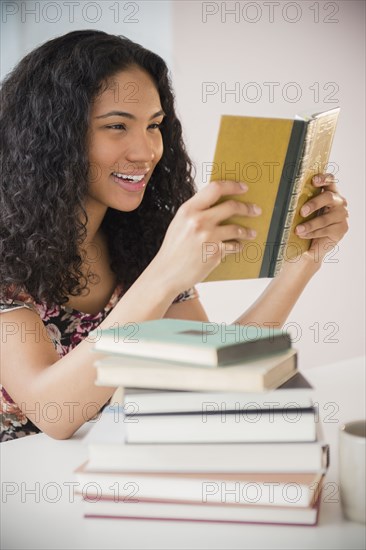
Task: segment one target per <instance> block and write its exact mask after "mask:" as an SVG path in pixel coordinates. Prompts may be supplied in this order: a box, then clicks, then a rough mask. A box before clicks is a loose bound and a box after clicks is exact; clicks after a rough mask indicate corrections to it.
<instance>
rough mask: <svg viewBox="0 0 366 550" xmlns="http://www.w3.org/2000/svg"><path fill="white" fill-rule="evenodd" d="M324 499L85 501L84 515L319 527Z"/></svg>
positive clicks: (91, 516)
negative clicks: (271, 502) (276, 502)
mask: <svg viewBox="0 0 366 550" xmlns="http://www.w3.org/2000/svg"><path fill="white" fill-rule="evenodd" d="M319 505H320V498H319V499H318V501H317V503H316V504H315V505H314V506H311V507H305V508H300V507H290V506H238V505H230V504H207V505H203V504H192V503H185V504H182V503H171V502H157V501H154V502H149V501H138V502H132V501H131V500H121V501H114V500H113V498H112V499H97V500H94V501H86V500H84V501H83V508H84V516H85V517H87V518H88V517H89V518H98V517H99V518H121V519H122V518H136V519H160V520H187V521H199V522H201V521H208V522H219V523H274V524H290V525H316V523H317V521H318V514H319Z"/></svg>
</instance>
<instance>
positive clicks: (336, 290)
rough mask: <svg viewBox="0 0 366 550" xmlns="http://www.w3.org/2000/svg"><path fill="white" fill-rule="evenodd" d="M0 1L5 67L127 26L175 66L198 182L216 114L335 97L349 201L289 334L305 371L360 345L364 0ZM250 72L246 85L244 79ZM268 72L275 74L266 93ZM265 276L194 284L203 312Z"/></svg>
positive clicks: (214, 313)
mask: <svg viewBox="0 0 366 550" xmlns="http://www.w3.org/2000/svg"><path fill="white" fill-rule="evenodd" d="M72 4H74V7H72ZM1 8H2V29H1V30H2V35H1V76H2V77H3V76H4V75H5V74H6V73H7V72H8V71H9V70H10V69H11V68H12V67H13V66H14V64H15V63H16V62H17V61H18V60H19V59H20V58H21V57H22V56H23V55H24V54H25V53H26V52H28V51H29V50H31V49H33V48H34V47H36V46H37V45H38V44H40V43H42V42H44V41H45V40H47V39H49V38H51V37H53V36H56V35H58V34H62V33H64V32H68V31H70V30H76V29H81V28H98V29H101V30H105V31H107V32H111V33H115V34H125V35H126V36H128V37H129V38H131V39H133V40H135V41H137V42H140V43H141V44H143V45H144V46H146V47H148V48H150V49H152V50H154V51H156V52H157V53H159V54H160V55H161V56H163V57H164V59H165V60H166V61H167V63H168V65H169V66H170V67H171V70H172V74H173V83H174V87H175V90H176V97H177V105H178V112H179V115H180V118H181V120H182V123H183V127H184V132H185V138H186V142H187V146H188V150H189V153H190V155H191V156H192V158H193V160H194V161H195V164H196V167H197V184H198V185H199V186H201V185H202V184H203V181H204V180H203V178H202V165H203V163H204V162H210V161H212V157H213V153H214V147H215V141H216V135H217V130H218V125H219V119H220V115H221V114H243V115H246V114H247V115H259V116H279V117H290V118H291V117H293V116H294V115H295V114H296V113H298V112H303V111H307V110H322V109H327V108H331V107H336V106H340V107H341V115H340V119H339V124H338V129H337V134H336V137H335V141H334V145H333V149H332V155H331V161H332V162H333V163H334V164H335V165H336V166H337V167H338V172H337V177H338V179H339V185H340V188H341V191H342V193H343V194H344V195H345V196H346V197H347V199H348V202H349V211H350V230H349V232H348V234H347V235H346V237H345V238H344V239H343V241H342V242H341V243H340V247H339V250H338V251H337V253H336V254H335V255H334V256H333V258H332V259H333V262H332V263H330V262H328V263H325V264H324V265H323V267H322V269H321V270H320V272H319V273H318V274H317V275H316V276H315V277H314V279H313V280H312V281H311V282H310V283H309V285H308V286H307V288H306V289H305V291H304V293H303V295H302V297H301V298H300V300H299V301H298V302H297V304H296V306H295V307H294V309H293V311H292V313H291V315H290V317H289V319H288V324H287V326H288V328H289V329H290V332H291V333H292V335H293V337H294V338H295V340H297V341H296V343H295V345H296V346H297V348H298V349H299V351H300V366H301V368H303V369H306V368H309V367H311V366H314V365H318V364H326V363H330V362H332V361H335V360H340V359H344V358H351V357H355V356H358V355H362V354H364V352H365V349H364V342H365V338H364V331H365V314H364V310H365V296H364V287H365V284H364V282H365V270H364V266H365V237H364V235H365V223H364V218H365V215H364V211H365V208H364V205H365V193H364V189H365V161H364V158H365V130H364V121H365V101H364V98H365V27H364V21H365V3H364V2H363V1H353V0H351V1H348V0H342V1H338V2H326V1H323V0H322V1H320V2H313V1H306V0H305V1H304V0H302V1H297V2H286V1H277V2H265V1H256V2H246V1H241V2H200V1H198V0H194V1H187V0H184V1H180V0H179V1H174V2H170V1H168V0H166V1H164V0H162V1H154V0H150V1H140V2H123V1H120V2H116V1H108V0H104V1H99V2H88V1H79V2H67V1H66V0H65V1H57V2H51V1H50V2H48V1H47V0H44V1H41V2H33V1H26V2H25V1H23V2H21V1H19V2H2V4H1ZM73 10H74V11H73ZM230 10H232V13H231V14H230V13H229V11H230ZM207 82H211V83H214V86H215V87H216V88H218V90H219V92H218V93H216V94H215V95H212V96H208V97H207V98H206V101H204V98H203V96H202V86H203V83H207ZM250 82H251V83H254V84H253V85H252V86H248V83H250ZM266 82H267V83H268V82H274V83H278V85H276V86H275V87H274V93H273V97H271V96H270V94H269V86H268V84H267V85H265V84H264V83H266ZM236 83H238V84H236ZM289 83H294V84H293V85H291V86H289V85H288V84H289ZM235 86H236V87H239V91H240V96H239V98H237V97H235V95H234V94H226V95H225V89H226V90H232V89H235ZM221 91H222V92H223V93H224V95H223V96H222V95H221V93H220V92H221ZM317 91H318V94H317V95H315V94H316V92H317ZM255 92H256V93H258V100H257V101H254V98H255V95H254V93H255ZM296 94H297V97H296ZM331 101H332V102H331ZM268 282H269V280H268V279H267V280H263V279H262V280H254V281H253V280H252V281H235V282H220V283H206V284H200V285H198V290H199V292H200V295H201V299H202V302H203V303H204V306H205V308H206V310H207V312H208V315H209V318H210V319H211V320H213V321H217V322H221V321H223V322H230V321H232V320H234V319H235V318H236V317H237V316H238V315H239V314H240V313H242V311H244V310H245V309H246V307H248V306H249V305H250V304H251V303H252V302H253V301H254V300H255V299H256V297H257V296H258V295H259V294H260V293H261V291H263V290H264V288H265V287H266V285H267V284H268Z"/></svg>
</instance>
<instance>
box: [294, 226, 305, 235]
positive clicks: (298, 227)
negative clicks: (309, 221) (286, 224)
mask: <svg viewBox="0 0 366 550" xmlns="http://www.w3.org/2000/svg"><path fill="white" fill-rule="evenodd" d="M296 231H297V232H298V233H305V225H298V226H297V227H296Z"/></svg>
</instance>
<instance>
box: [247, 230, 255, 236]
mask: <svg viewBox="0 0 366 550" xmlns="http://www.w3.org/2000/svg"><path fill="white" fill-rule="evenodd" d="M256 234H257V232H256V230H255V229H248V237H255V236H256Z"/></svg>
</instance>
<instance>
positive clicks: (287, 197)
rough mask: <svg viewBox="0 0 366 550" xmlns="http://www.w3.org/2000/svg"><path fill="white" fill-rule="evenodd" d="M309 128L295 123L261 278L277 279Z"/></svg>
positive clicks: (268, 237)
mask: <svg viewBox="0 0 366 550" xmlns="http://www.w3.org/2000/svg"><path fill="white" fill-rule="evenodd" d="M306 126H307V123H306V122H305V121H303V120H294V123H293V126H292V132H291V136H290V140H289V145H288V148H287V153H286V158H285V162H284V166H283V170H282V174H281V179H280V183H279V186H278V192H277V196H276V201H275V207H274V211H273V214H272V218H271V223H270V226H269V230H268V236H267V242H266V244H265V249H264V254H263V261H262V265H261V269H260V273H259V277H273V276H274V272H275V266H276V262H277V259H278V257H279V255H280V254H281V250H282V248H283V247H282V245H283V241H284V236H283V235H284V234H285V232H286V224H287V222H288V213H289V212H292V210H294V209H295V208H296V204H293V202H294V200H293V197H295V196H297V193H298V190H299V187H300V185H301V181H300V180H299V179H298V178H296V174H297V173H298V171H299V166H300V163H301V158H302V157H303V155H304V153H303V149H304V146H305V145H304V142H305V137H306ZM305 154H306V153H305Z"/></svg>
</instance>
